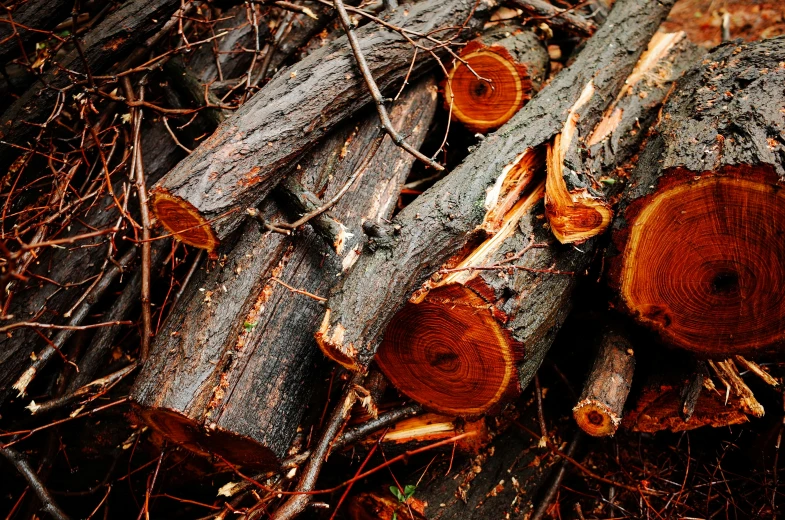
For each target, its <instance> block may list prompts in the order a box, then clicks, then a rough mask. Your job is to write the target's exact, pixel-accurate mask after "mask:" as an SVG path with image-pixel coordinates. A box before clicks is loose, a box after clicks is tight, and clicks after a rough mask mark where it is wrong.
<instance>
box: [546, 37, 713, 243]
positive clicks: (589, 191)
mask: <svg viewBox="0 0 785 520" xmlns="http://www.w3.org/2000/svg"><path fill="white" fill-rule="evenodd" d="M702 53H703V51H702V50H701V49H700V48H699V47H697V46H696V45H694V44H692V43H691V42H690V41H689V40H687V37H686V35H685V34H684V33H683V32H678V33H664V32H658V33H657V34H655V36H654V37H653V38H652V39H651V41H650V42H649V45H648V48H647V50H646V52H645V53H644V54H643V56H641V59H640V60H639V61H638V63H637V65H636V67H635V69H634V70H633V72H632V73H631V74H630V76H629V78H628V79H627V82H626V83H625V85H624V87H623V89H622V91H621V93H620V94H619V99H617V100H616V102H614V103H613V104H612V105H611V106H610V107H609V108H608V109H607V110H606V111H605V114H604V116H603V119H602V121H601V123H600V124H599V125H597V124H596V120H592V119H591V118H588V119H587V118H585V117H584V115H583V110H582V107H580V106H576V107H575V118H574V119H571V120H568V121H567V122H565V125H564V128H563V129H562V131H561V133H560V134H559V135H558V136H557V138H555V139H554V143H553V145H552V146H551V150H550V151H549V154H550V155H549V159H548V181H547V184H546V196H545V198H546V215H547V217H548V222H549V223H550V225H551V229H552V230H553V234H554V236H555V237H556V238H557V239H558V240H559V241H560V242H562V243H581V242H584V241H586V240H588V239H589V238H591V237H593V236H596V235H599V234H602V233H604V232H605V230H606V229H607V228H608V226H609V225H610V223H611V220H612V216H613V211H612V200H613V197H615V196H616V195H617V194H618V193H619V192H620V191H621V188H622V187H623V186H624V180H625V178H626V177H627V175H628V174H627V173H626V172H625V170H623V169H616V168H615V166H614V164H615V163H616V162H617V158H618V156H619V155H628V156H629V155H631V154H634V153H635V152H636V151H637V149H638V146H639V144H640V140H641V138H642V137H643V135H640V136H639V138H638V139H630V138H628V137H627V135H628V134H630V133H631V134H639V133H641V134H642V133H644V132H643V131H644V130H645V129H646V128H648V127H649V125H651V123H652V122H653V121H654V119H655V118H656V116H657V110H656V109H657V108H658V107H659V105H660V104H661V103H662V100H663V99H664V98H665V96H666V95H667V94H668V91H669V90H670V88H671V85H672V82H673V79H674V78H678V77H680V76H681V75H682V74H683V72H684V71H685V70H686V69H687V68H689V67H690V66H691V65H692V64H693V63H694V62H695V61H697V59H698V57H699V56H700V55H701V54H702ZM585 92H587V93H588V94H590V95H591V92H592V87H591V86H589V87H587V91H585ZM579 104H580V103H579ZM620 124H621V125H623V126H622V127H619V126H618V125H620ZM611 135H612V136H613V137H610V136H611ZM624 147H627V148H631V149H624Z"/></svg>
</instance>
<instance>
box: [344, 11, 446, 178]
mask: <svg viewBox="0 0 785 520" xmlns="http://www.w3.org/2000/svg"><path fill="white" fill-rule="evenodd" d="M333 3H334V5H335V9H336V10H337V11H338V19H339V20H340V21H341V25H342V26H343V30H344V31H345V32H346V37H347V38H348V39H349V45H350V46H351V47H352V52H353V53H354V58H355V60H357V67H358V68H359V69H360V74H362V76H363V79H364V80H365V84H366V85H367V86H368V90H369V92H370V93H371V97H372V98H373V100H374V102H376V111H377V112H378V113H379V121H381V123H382V127H383V128H384V130H385V132H387V133H388V134H389V135H390V138H391V139H392V140H393V142H394V143H395V144H396V145H398V146H400V147H401V148H403V149H404V150H406V151H407V152H409V153H410V154H412V155H413V156H414V157H416V158H417V159H419V160H421V161H422V162H424V163H425V164H427V165H429V166H431V167H432V168H435V169H436V170H438V171H442V170H444V166H442V165H441V164H439V163H437V162H436V161H434V160H433V159H430V158H428V157H426V156H425V155H423V154H422V153H421V152H420V151H419V150H415V149H414V147H412V145H410V144H409V143H407V142H406V141H405V140H404V138H403V137H402V136H401V135H400V134H399V133H398V132H397V131H396V130H395V128H393V126H392V121H390V116H389V114H388V113H387V108H385V106H384V103H385V99H384V98H383V97H382V93H381V91H380V90H379V86H378V85H376V81H375V80H374V79H373V76H372V75H371V69H370V67H368V63H367V62H366V61H365V55H364V54H363V52H362V50H361V49H360V43H359V42H358V41H357V36H356V35H355V34H354V28H353V23H352V21H351V19H350V18H349V13H347V12H346V7H345V6H344V4H343V0H333Z"/></svg>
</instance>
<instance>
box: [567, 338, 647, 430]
mask: <svg viewBox="0 0 785 520" xmlns="http://www.w3.org/2000/svg"><path fill="white" fill-rule="evenodd" d="M634 372H635V356H634V352H633V349H632V344H631V343H630V341H629V339H628V338H627V337H626V336H625V335H624V333H623V332H622V331H621V330H619V329H618V328H617V327H608V328H606V330H605V331H603V333H602V338H601V340H600V348H599V350H598V351H597V356H596V357H595V358H594V365H593V366H592V368H591V371H590V372H589V376H588V377H587V378H586V383H585V384H584V386H583V392H582V393H581V398H580V400H579V401H578V404H577V405H575V408H573V409H572V414H573V417H575V422H577V423H578V426H580V427H581V429H582V430H583V431H585V432H586V433H588V434H589V435H593V436H594V437H604V436H606V435H613V434H614V433H616V429H617V428H618V427H619V424H621V417H622V411H623V410H624V403H625V402H626V401H627V395H628V394H629V393H630V386H631V384H632V376H633V373H634Z"/></svg>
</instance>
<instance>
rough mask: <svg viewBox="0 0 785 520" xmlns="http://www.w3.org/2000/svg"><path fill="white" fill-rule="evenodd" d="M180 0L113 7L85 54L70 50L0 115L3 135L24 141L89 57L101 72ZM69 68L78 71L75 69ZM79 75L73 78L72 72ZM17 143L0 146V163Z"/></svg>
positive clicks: (140, 0) (85, 42)
mask: <svg viewBox="0 0 785 520" xmlns="http://www.w3.org/2000/svg"><path fill="white" fill-rule="evenodd" d="M180 4H181V2H179V1H178V0H132V1H129V2H125V3H123V4H122V5H121V6H120V7H118V8H117V10H116V11H114V12H112V13H109V14H108V15H107V16H106V18H104V19H103V20H102V21H101V22H100V23H98V24H97V25H96V27H95V28H94V29H92V30H91V31H90V32H88V33H87V34H86V35H85V36H84V38H82V43H81V46H82V48H83V50H84V60H82V58H81V57H80V56H79V53H78V52H77V50H76V49H74V50H71V51H70V52H68V53H67V54H66V55H65V56H64V57H63V58H62V59H59V58H58V59H56V60H55V61H56V65H55V66H52V67H50V68H49V70H48V71H47V72H46V73H45V74H44V76H43V78H42V79H41V81H39V82H36V83H34V84H33V86H32V87H31V88H30V89H28V91H27V92H25V94H24V95H23V96H21V97H20V98H19V99H17V100H16V101H14V102H13V103H12V104H11V105H10V106H9V107H8V108H7V109H6V110H5V111H4V112H3V114H2V116H0V138H2V139H3V140H5V141H9V142H12V143H17V144H21V143H25V142H26V141H28V140H29V139H30V138H31V137H32V136H33V135H34V134H35V133H36V132H38V131H39V130H40V128H41V126H40V125H41V124H43V123H45V122H46V119H47V118H48V117H49V116H50V115H51V114H52V109H53V107H54V106H55V103H57V100H58V99H60V98H61V96H62V92H61V90H62V89H63V88H65V87H66V86H68V85H70V84H71V82H72V81H83V80H84V79H85V75H86V71H85V62H86V63H87V65H88V66H89V67H90V72H91V73H92V74H93V75H97V74H101V73H102V72H104V71H106V70H107V69H108V68H109V67H110V66H112V65H113V64H115V63H117V59H118V58H119V57H122V56H124V55H125V54H128V53H129V52H131V51H132V50H133V49H137V50H138V49H139V48H140V47H141V46H140V42H144V41H145V40H146V39H147V38H149V37H151V36H152V35H155V34H156V33H157V32H158V31H159V30H160V29H161V28H162V27H163V26H164V24H165V23H166V22H167V21H168V20H169V19H170V17H171V15H172V13H174V11H175V9H177V8H178V7H179V6H180ZM70 71H74V72H73V74H72V73H70ZM74 76H75V78H74ZM14 155H16V149H14V148H11V147H7V146H6V147H0V165H2V164H6V162H10V160H9V157H12V156H14Z"/></svg>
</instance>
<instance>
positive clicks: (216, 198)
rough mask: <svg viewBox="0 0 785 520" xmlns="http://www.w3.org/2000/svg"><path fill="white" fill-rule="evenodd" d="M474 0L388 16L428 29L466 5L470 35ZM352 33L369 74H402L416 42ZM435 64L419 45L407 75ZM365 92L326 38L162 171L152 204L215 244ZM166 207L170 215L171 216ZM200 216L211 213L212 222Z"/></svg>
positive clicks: (384, 83)
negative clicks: (190, 214)
mask: <svg viewBox="0 0 785 520" xmlns="http://www.w3.org/2000/svg"><path fill="white" fill-rule="evenodd" d="M474 5H475V2H473V1H471V0H451V1H449V2H441V3H431V2H424V3H418V4H414V5H412V6H410V7H409V8H408V9H406V10H405V13H404V10H402V9H399V10H397V11H396V12H395V13H394V14H393V15H392V16H391V18H390V22H391V23H393V24H405V25H406V27H407V28H410V29H412V30H417V31H423V32H428V31H430V30H433V29H435V28H437V27H442V26H445V25H449V26H460V25H461V24H463V23H464V22H466V21H467V20H468V19H469V16H470V15H471V14H472V13H473V14H474V16H473V18H472V19H471V21H470V22H469V24H468V26H467V28H466V29H464V30H463V31H462V32H461V35H462V36H463V37H467V36H471V35H472V32H473V28H474V27H476V24H477V23H479V22H480V21H481V20H482V19H483V17H484V16H485V15H486V11H487V9H486V8H485V6H484V4H480V5H479V6H478V8H477V9H476V10H474ZM357 35H358V38H359V39H360V44H361V47H362V48H363V51H364V52H365V56H366V58H367V61H368V62H369V64H370V66H371V68H372V71H373V74H374V77H375V79H376V81H377V82H378V83H379V86H380V87H381V88H382V89H383V90H384V91H387V92H389V91H390V89H391V88H392V87H394V86H395V85H396V84H398V83H400V81H401V80H402V79H403V77H404V76H405V75H406V73H407V71H408V69H409V65H410V62H411V56H412V52H413V49H412V48H411V47H410V45H409V44H408V42H406V41H405V40H404V39H403V38H402V37H401V36H400V35H398V33H396V32H393V31H390V30H388V29H385V28H381V27H379V26H378V25H376V24H373V23H371V24H368V25H365V26H363V27H362V28H360V29H358V31H357ZM433 65H434V60H433V59H432V58H431V57H430V56H429V55H428V54H427V53H424V52H419V53H418V59H417V62H416V64H415V66H414V70H413V72H412V74H413V76H417V75H419V74H421V73H422V72H423V71H425V70H427V69H428V68H429V67H432V66H433ZM369 101H370V94H369V92H368V90H367V88H366V86H365V84H364V81H363V79H362V77H361V76H360V74H359V73H358V69H357V65H356V63H355V59H354V56H353V55H352V52H351V50H350V49H349V46H348V43H347V39H346V37H345V36H344V37H341V38H338V39H336V40H335V41H333V42H330V43H328V44H327V45H326V46H324V47H322V48H320V49H318V50H316V51H315V52H313V53H312V54H310V55H309V56H307V57H306V58H305V59H303V60H302V61H301V62H299V63H298V64H296V65H294V66H292V67H290V68H288V69H286V70H283V71H281V72H280V73H279V74H278V75H277V76H276V78H274V79H273V80H272V81H270V82H269V83H268V84H267V85H266V86H265V87H264V88H263V89H262V90H261V91H260V92H258V93H257V94H256V95H254V96H253V97H252V98H251V99H250V100H249V101H248V102H247V103H246V104H244V105H243V106H242V107H241V108H240V109H239V110H238V111H237V112H236V113H235V114H234V116H232V117H231V118H230V119H228V120H226V121H225V122H224V123H223V124H222V125H221V126H220V127H219V129H218V130H217V131H216V133H215V134H214V135H213V136H212V137H210V138H209V139H208V140H206V141H205V142H204V143H203V144H202V145H201V146H199V148H197V149H196V150H195V151H194V153H192V154H191V155H190V156H189V157H188V158H187V159H186V160H185V161H183V162H182V163H181V164H180V165H178V166H177V167H176V168H175V169H173V170H172V171H171V172H170V173H169V174H168V175H167V176H166V177H165V178H164V179H162V180H161V182H159V183H158V184H157V185H156V187H155V188H154V189H153V191H152V197H153V208H154V211H155V212H156V214H157V216H158V218H159V220H161V221H162V223H164V225H166V226H167V227H168V228H169V229H170V230H175V231H177V230H180V231H182V230H184V229H189V228H193V227H194V226H202V227H201V228H198V229H199V230H200V231H199V232H197V233H196V234H195V236H194V234H193V233H189V235H191V238H188V237H184V236H183V234H182V233H180V235H179V238H181V239H183V240H184V241H185V242H189V241H190V242H191V243H193V244H194V245H197V246H199V247H203V248H207V249H211V248H213V249H214V248H215V246H216V244H217V243H218V242H219V241H220V240H223V239H224V238H225V237H226V236H228V234H229V233H231V231H233V230H234V229H236V228H237V227H238V226H239V225H240V223H241V222H242V220H243V214H244V211H245V209H246V208H248V207H252V206H254V205H255V204H257V203H258V202H259V201H260V200H261V199H263V198H264V197H265V196H266V195H267V194H268V193H269V192H270V190H271V189H272V188H273V187H274V186H275V185H276V184H277V183H278V182H279V181H280V180H281V179H282V177H283V176H284V174H285V173H287V172H288V171H290V170H291V169H292V168H293V167H294V166H295V165H296V163H297V159H298V158H300V157H301V156H302V154H303V153H305V152H306V151H307V150H308V148H309V147H311V146H312V145H313V144H314V143H315V142H316V141H317V140H318V139H320V138H321V137H322V136H324V135H325V133H326V132H327V131H328V129H330V128H331V127H333V126H334V125H335V124H337V123H339V122H341V121H342V120H344V119H346V118H348V117H350V116H351V115H352V114H354V113H356V112H357V111H358V110H359V109H360V108H362V107H363V106H364V105H366V104H367V103H368V102H369ZM164 200H166V201H167V202H169V201H171V202H169V203H168V204H167V203H163V201H164ZM173 206H174V207H176V208H180V209H179V210H175V209H172V207H173ZM156 207H158V208H159V209H158V210H156V209H155V208H156ZM183 208H185V209H183ZM167 210H170V211H172V212H173V214H174V215H175V217H174V221H170V222H169V223H168V224H167V219H166V218H165V214H167ZM183 211H196V212H197V213H198V216H193V217H185V216H184V215H183V214H182V213H183ZM168 214H172V213H168ZM219 217H220V218H219ZM183 218H187V220H183ZM213 219H218V220H213ZM205 221H212V222H211V224H210V226H209V227H208V226H204V224H205ZM178 222H179V223H178ZM210 228H212V229H210Z"/></svg>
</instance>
